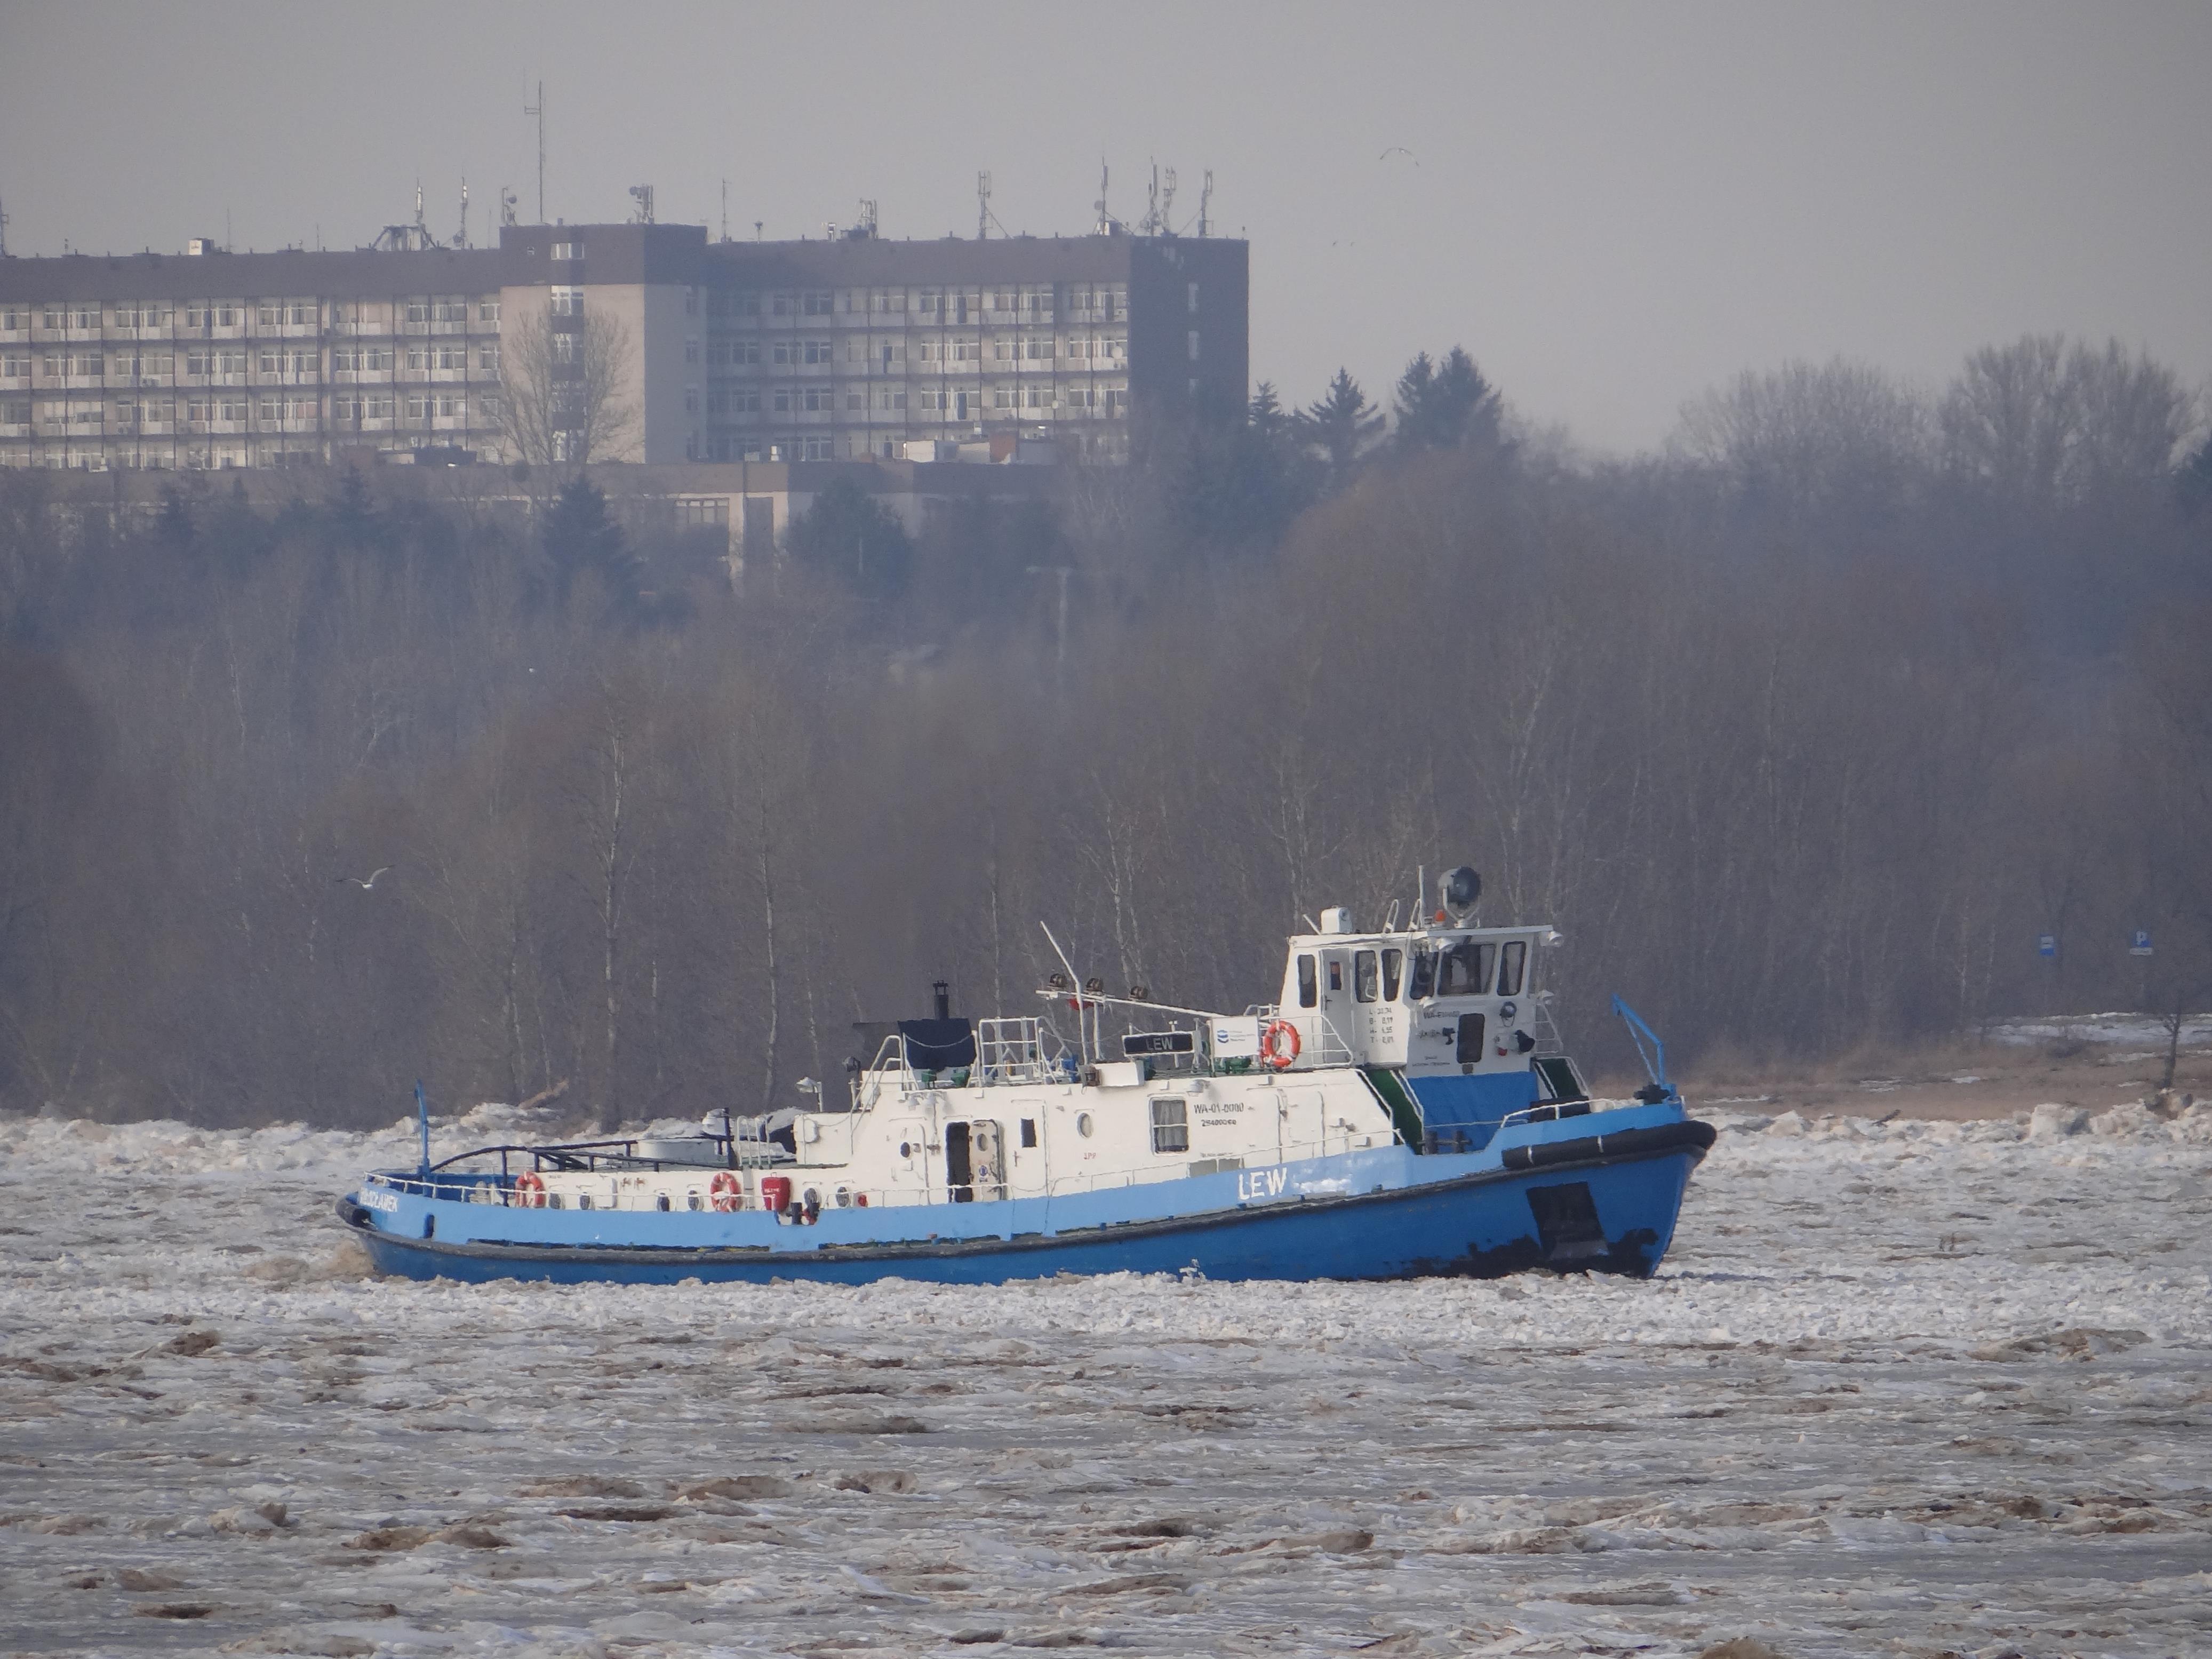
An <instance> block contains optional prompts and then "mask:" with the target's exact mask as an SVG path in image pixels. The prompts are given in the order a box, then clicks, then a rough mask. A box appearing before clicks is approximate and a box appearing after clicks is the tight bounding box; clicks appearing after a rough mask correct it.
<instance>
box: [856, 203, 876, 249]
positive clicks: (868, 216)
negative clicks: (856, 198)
mask: <svg viewBox="0 0 2212 1659" xmlns="http://www.w3.org/2000/svg"><path fill="white" fill-rule="evenodd" d="M854 228H855V229H857V230H858V231H860V234H862V235H864V236H866V237H867V238H869V239H870V240H874V238H875V234H876V204H875V200H874V198H873V197H866V196H864V197H861V198H860V222H859V224H858V225H856V226H855V227H854Z"/></svg>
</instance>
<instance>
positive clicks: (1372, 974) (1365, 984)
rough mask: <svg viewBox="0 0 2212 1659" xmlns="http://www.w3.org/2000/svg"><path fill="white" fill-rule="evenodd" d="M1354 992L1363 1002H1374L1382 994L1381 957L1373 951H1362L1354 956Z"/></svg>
mask: <svg viewBox="0 0 2212 1659" xmlns="http://www.w3.org/2000/svg"><path fill="white" fill-rule="evenodd" d="M1352 994H1353V995H1354V996H1356V997H1358V999H1359V1000H1360V1001H1362V1002H1373V1001H1375V1000H1376V999H1377V998H1379V997H1380V996H1381V995H1382V994H1383V967H1382V962H1381V959H1380V958H1379V957H1377V956H1376V953H1375V952H1374V951H1358V952H1356V953H1354V955H1353V956H1352Z"/></svg>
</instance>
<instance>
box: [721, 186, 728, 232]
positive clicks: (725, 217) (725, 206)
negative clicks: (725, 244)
mask: <svg viewBox="0 0 2212 1659" xmlns="http://www.w3.org/2000/svg"><path fill="white" fill-rule="evenodd" d="M722 240H724V241H728V240H730V181H729V180H728V179H723V180H722Z"/></svg>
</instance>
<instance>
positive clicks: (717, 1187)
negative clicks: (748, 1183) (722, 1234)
mask: <svg viewBox="0 0 2212 1659" xmlns="http://www.w3.org/2000/svg"><path fill="white" fill-rule="evenodd" d="M707 1192H708V1196H709V1197H710V1198H711V1199H713V1200H714V1207H715V1208H716V1209H718V1210H720V1211H721V1212H723V1213H724V1214H725V1215H726V1214H728V1213H729V1212H731V1211H732V1210H742V1209H744V1207H745V1188H744V1182H741V1181H739V1180H738V1178H737V1176H734V1175H732V1173H731V1172H730V1171H729V1170H715V1171H714V1179H713V1180H712V1181H710V1182H708V1183H707Z"/></svg>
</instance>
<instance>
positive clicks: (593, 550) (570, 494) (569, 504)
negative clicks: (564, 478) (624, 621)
mask: <svg viewBox="0 0 2212 1659" xmlns="http://www.w3.org/2000/svg"><path fill="white" fill-rule="evenodd" d="M542 539H543V542H544V550H545V565H546V574H545V578H544V591H545V594H546V597H548V598H549V599H550V600H551V602H552V603H553V605H555V607H556V608H557V609H566V608H567V606H568V599H569V595H570V594H571V593H572V592H574V588H575V584H576V580H577V579H578V578H579V577H580V576H583V575H585V574H590V575H592V576H594V577H596V578H598V580H599V582H600V584H601V585H602V586H604V588H605V592H606V594H607V597H608V599H610V600H611V602H612V603H613V605H615V606H616V608H617V609H619V610H624V611H635V610H636V609H637V607H638V604H639V600H640V598H641V595H640V593H639V568H638V562H637V559H636V557H635V556H634V555H633V554H632V553H631V552H630V550H629V538H628V537H626V536H624V535H623V528H622V526H620V525H618V524H617V523H616V522H615V521H614V520H613V518H612V517H611V515H610V514H609V513H608V512H607V498H606V495H605V492H603V491H602V490H601V489H599V486H598V485H597V484H594V483H592V482H591V480H590V479H588V478H585V477H574V478H572V479H570V480H569V481H568V483H566V484H564V485H562V489H561V493H560V495H557V496H556V497H555V498H554V501H553V505H552V507H550V508H549V509H548V510H547V512H546V514H545V527H544V535H543V538H542Z"/></svg>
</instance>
